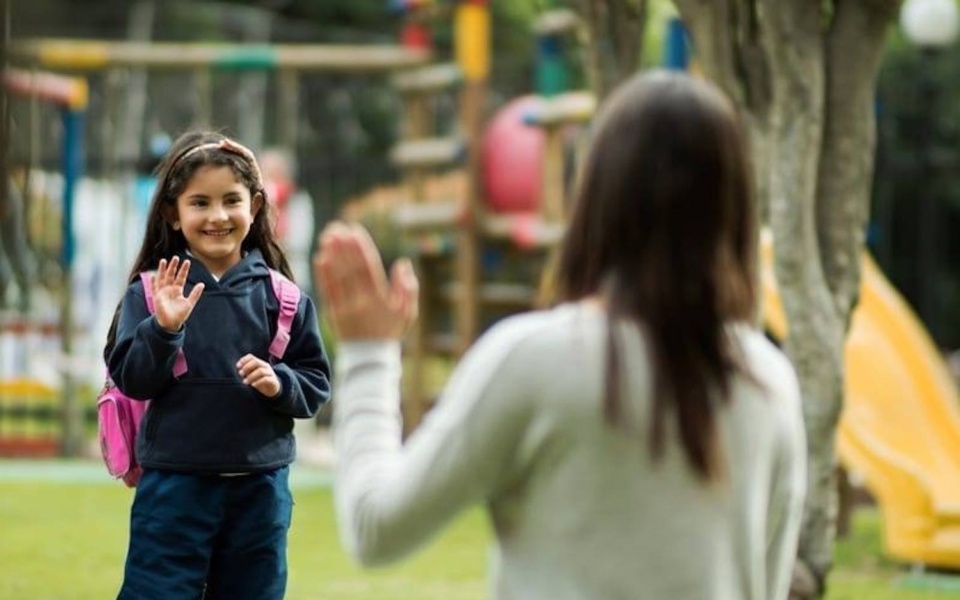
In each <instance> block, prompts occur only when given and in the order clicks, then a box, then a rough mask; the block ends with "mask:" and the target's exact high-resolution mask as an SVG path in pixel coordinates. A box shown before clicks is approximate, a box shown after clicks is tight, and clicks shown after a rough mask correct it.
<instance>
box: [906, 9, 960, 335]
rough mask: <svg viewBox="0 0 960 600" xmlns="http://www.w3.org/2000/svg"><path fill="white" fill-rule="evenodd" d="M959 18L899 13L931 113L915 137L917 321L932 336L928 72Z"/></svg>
mask: <svg viewBox="0 0 960 600" xmlns="http://www.w3.org/2000/svg"><path fill="white" fill-rule="evenodd" d="M958 24H960V14H958V10H957V4H956V1H955V0H907V2H905V3H904V4H903V8H902V9H901V11H900V26H901V28H902V29H903V32H904V34H905V35H906V36H907V39H909V40H910V41H911V42H912V43H913V44H914V45H916V46H917V47H919V48H920V51H921V53H922V55H923V62H924V63H925V64H924V65H923V66H922V68H921V69H920V78H921V79H920V94H921V97H922V98H923V102H924V103H925V104H926V105H927V107H928V110H929V111H930V116H928V117H927V118H924V119H921V120H920V123H922V125H921V128H920V131H918V132H917V137H918V142H919V144H918V146H919V150H918V154H919V156H918V162H919V163H920V172H921V174H922V177H923V181H924V185H925V186H926V189H925V190H924V191H923V192H922V194H921V198H920V206H919V210H918V215H917V216H918V224H919V230H918V236H917V237H918V248H917V251H918V252H917V253H918V257H917V258H918V260H917V275H918V285H917V295H918V298H917V309H918V311H917V312H918V313H919V314H920V318H921V319H922V320H923V322H924V324H926V326H927V329H929V330H930V331H931V333H932V332H934V331H935V330H936V327H935V325H936V322H937V318H938V302H937V294H936V278H937V269H936V261H937V250H938V235H937V234H938V232H937V229H938V227H937V206H936V198H935V195H934V191H933V190H932V189H931V186H932V185H933V184H934V183H935V181H936V178H935V173H936V165H935V163H934V160H933V155H932V149H933V142H934V140H933V134H934V131H935V122H936V121H935V116H936V115H937V113H938V111H939V92H940V84H939V81H937V77H936V74H935V73H934V72H933V70H932V64H931V63H932V62H933V61H934V60H936V58H937V57H938V55H939V54H940V53H941V51H942V50H943V49H944V48H946V47H947V46H950V45H951V44H953V42H954V41H955V40H956V39H957V32H958Z"/></svg>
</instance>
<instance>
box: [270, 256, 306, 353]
mask: <svg viewBox="0 0 960 600" xmlns="http://www.w3.org/2000/svg"><path fill="white" fill-rule="evenodd" d="M270 285H271V286H273V295H274V296H276V297H277V300H278V301H279V303H280V315H279V316H278V317H277V333H276V335H275V336H273V341H272V342H270V356H271V357H272V358H273V359H274V360H281V359H282V358H283V355H284V353H285V352H286V351H287V345H289V344H290V330H291V329H292V328H293V318H294V317H296V316H297V307H298V306H299V304H300V288H299V287H297V284H295V283H294V282H292V281H290V280H289V279H287V278H286V277H284V276H283V274H282V273H279V272H278V271H275V270H273V269H270Z"/></svg>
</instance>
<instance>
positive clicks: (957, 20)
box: [900, 0, 960, 48]
mask: <svg viewBox="0 0 960 600" xmlns="http://www.w3.org/2000/svg"><path fill="white" fill-rule="evenodd" d="M958 12H960V11H958V10H957V3H956V0H907V1H906V2H905V3H904V4H903V8H901V9H900V26H901V27H902V28H903V31H904V33H905V34H906V35H907V37H908V38H909V39H910V41H911V42H913V43H914V44H916V45H918V46H921V47H928V48H941V47H944V46H949V45H950V44H952V43H953V42H954V40H956V39H957V30H958V28H960V14H958Z"/></svg>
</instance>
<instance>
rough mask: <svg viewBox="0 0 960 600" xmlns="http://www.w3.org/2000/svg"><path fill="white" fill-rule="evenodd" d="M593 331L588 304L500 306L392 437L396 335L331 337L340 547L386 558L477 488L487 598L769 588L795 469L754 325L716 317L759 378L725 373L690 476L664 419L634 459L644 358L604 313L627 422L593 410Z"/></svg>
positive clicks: (669, 597)
mask: <svg viewBox="0 0 960 600" xmlns="http://www.w3.org/2000/svg"><path fill="white" fill-rule="evenodd" d="M605 331H606V317H605V315H604V313H603V312H601V310H600V309H599V308H597V307H595V306H593V305H588V304H566V305H562V306H559V307H557V308H555V309H552V310H549V311H543V312H539V313H530V314H527V315H523V316H519V317H513V318H510V319H507V320H506V321H503V322H501V323H500V324H498V325H497V326H495V327H494V328H493V329H492V330H491V331H489V332H488V333H487V334H486V335H485V336H483V338H482V339H481V340H479V341H478V342H477V344H476V345H475V346H474V347H473V348H472V349H471V350H470V351H469V352H468V353H467V355H465V356H464V358H463V360H462V361H461V363H460V364H459V365H458V367H457V369H456V371H455V373H454V375H453V377H452V378H451V380H450V382H449V384H448V386H447V388H446V390H445V391H444V393H443V394H442V397H441V399H440V401H439V403H438V404H437V406H436V407H435V408H434V409H433V410H432V411H431V412H430V413H429V415H428V417H427V418H426V419H425V421H424V422H423V423H422V425H421V426H420V427H419V428H418V429H417V430H416V432H415V433H414V434H413V435H412V436H411V437H410V439H409V440H408V441H407V443H406V444H404V445H401V438H400V433H401V429H400V418H399V410H398V407H399V378H400V348H399V345H398V344H397V343H395V342H374V341H372V342H353V343H344V344H342V345H341V346H340V348H339V352H338V356H337V362H338V364H337V380H336V385H335V387H334V390H335V396H334V398H335V428H336V429H335V436H336V442H335V443H336V449H337V452H338V465H337V474H336V482H335V495H336V503H337V511H338V518H339V521H340V529H341V538H342V541H343V542H344V544H345V545H346V546H347V548H348V549H349V550H350V551H351V553H352V554H353V555H354V556H356V557H357V559H358V560H359V561H360V562H361V563H363V564H366V565H375V564H382V563H387V562H390V561H393V560H396V559H399V558H401V557H403V556H404V555H406V554H409V553H410V552H412V551H414V550H415V549H416V548H418V547H419V546H421V545H422V544H423V543H425V542H426V541H427V540H428V539H429V538H430V537H431V536H433V535H434V534H435V533H436V532H437V531H438V530H440V529H441V528H442V527H443V526H444V525H445V524H447V523H448V522H449V521H450V520H451V519H452V518H453V517H454V516H455V515H457V514H458V512H459V511H461V510H462V509H464V508H466V507H468V506H471V505H474V504H478V503H481V504H484V505H485V506H486V507H487V509H488V511H489V514H490V517H491V521H492V524H493V527H494V533H495V538H496V547H495V553H494V565H493V566H492V582H491V586H492V590H491V595H492V597H494V598H497V599H499V600H519V599H524V600H532V599H538V600H567V599H569V600H574V599H576V600H588V599H589V600H601V599H603V600H613V599H624V600H626V599H630V600H637V599H646V598H649V599H652V600H688V599H689V600H708V599H709V600H778V599H781V598H786V594H787V588H788V585H789V580H790V572H791V567H792V565H793V561H794V556H795V552H796V543H797V537H798V532H799V528H800V518H801V511H802V503H803V498H804V491H805V485H806V483H805V482H806V473H805V452H806V449H805V444H804V433H803V432H804V429H803V423H802V415H801V401H800V395H799V390H798V387H797V383H796V378H795V375H794V372H793V369H792V367H791V366H790V364H789V363H788V362H787V360H786V359H785V358H784V356H783V355H782V354H781V353H780V352H779V351H778V350H777V349H776V348H775V347H774V346H773V345H772V344H770V343H769V342H768V341H767V340H766V339H765V337H764V336H763V335H762V334H761V333H760V332H758V331H755V330H753V329H750V328H747V327H744V326H735V327H731V332H732V335H733V337H734V338H735V339H736V340H737V341H738V342H739V344H740V346H741V348H742V350H743V356H744V360H745V363H746V364H747V365H748V367H749V368H750V369H751V371H752V372H753V373H754V375H755V377H756V379H758V380H759V382H760V385H757V383H754V382H751V381H749V380H748V379H747V378H738V379H737V380H735V382H734V386H733V398H732V403H731V404H730V405H729V406H728V407H725V408H723V409H721V411H720V413H719V416H718V424H719V428H720V437H721V440H722V451H723V454H724V458H725V464H726V469H727V473H726V477H725V479H724V480H723V481H722V482H720V483H715V484H705V483H704V482H703V481H702V480H701V479H699V478H698V477H697V476H695V475H694V474H693V473H692V472H691V471H690V469H689V468H688V467H687V465H686V462H685V459H684V455H683V451H682V448H681V447H680V445H679V442H678V440H677V439H676V436H675V435H672V434H671V435H670V436H668V444H667V445H668V448H667V452H666V455H665V456H664V457H663V459H662V460H661V461H659V462H656V463H654V462H652V461H651V459H650V456H649V453H648V451H647V440H646V435H647V431H648V414H649V412H650V410H649V406H650V400H651V371H650V364H649V359H648V355H647V351H646V350H645V344H644V340H643V336H642V334H641V333H640V331H639V330H638V329H637V328H636V327H627V326H624V327H623V328H622V330H621V333H622V335H623V344H622V347H623V350H624V352H625V361H624V363H623V364H624V365H625V366H626V368H625V369H624V371H625V374H626V377H625V379H626V381H625V385H626V387H625V389H626V390H627V393H626V394H625V395H624V399H625V401H624V404H625V406H626V414H627V417H628V421H629V423H630V426H629V428H621V429H613V428H611V427H610V426H609V425H607V424H605V423H604V420H603V417H602V410H601V407H600V403H601V398H602V391H603V381H604V373H605V371H604V347H605V346H604V343H605ZM668 422H669V423H671V424H672V423H674V422H675V419H674V418H673V416H672V415H671V416H669V417H668Z"/></svg>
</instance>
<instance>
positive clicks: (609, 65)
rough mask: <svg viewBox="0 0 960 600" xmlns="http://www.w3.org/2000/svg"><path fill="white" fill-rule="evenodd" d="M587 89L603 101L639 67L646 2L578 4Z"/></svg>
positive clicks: (593, 0) (602, 0)
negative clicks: (588, 86)
mask: <svg viewBox="0 0 960 600" xmlns="http://www.w3.org/2000/svg"><path fill="white" fill-rule="evenodd" d="M576 5H577V11H578V13H579V14H580V16H581V18H582V19H583V27H582V28H581V31H580V42H581V46H582V48H583V51H584V53H585V57H584V63H585V67H586V72H587V79H588V80H589V82H590V87H591V89H592V90H593V92H594V93H595V94H596V95H597V97H598V98H602V97H604V96H606V95H607V93H608V92H609V91H610V90H612V89H613V88H614V87H616V86H617V84H619V83H620V82H621V81H623V80H624V79H626V78H627V77H629V76H630V75H632V74H633V72H634V71H636V70H637V68H639V66H640V64H641V51H642V48H643V37H644V36H643V34H644V27H645V26H646V23H647V0H577V3H576Z"/></svg>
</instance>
